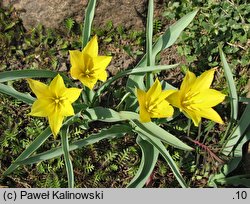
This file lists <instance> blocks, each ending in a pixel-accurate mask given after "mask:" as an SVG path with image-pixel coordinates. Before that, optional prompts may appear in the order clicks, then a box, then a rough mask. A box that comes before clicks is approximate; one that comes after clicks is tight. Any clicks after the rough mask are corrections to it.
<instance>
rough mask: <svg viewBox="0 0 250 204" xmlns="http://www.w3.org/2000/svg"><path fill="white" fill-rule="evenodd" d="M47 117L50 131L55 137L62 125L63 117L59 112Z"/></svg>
mask: <svg viewBox="0 0 250 204" xmlns="http://www.w3.org/2000/svg"><path fill="white" fill-rule="evenodd" d="M48 118H49V126H50V128H51V132H52V134H53V135H54V138H56V136H57V134H58V133H59V131H60V128H61V127H62V123H63V119H64V117H63V116H62V115H59V114H52V115H50V116H49V117H48Z"/></svg>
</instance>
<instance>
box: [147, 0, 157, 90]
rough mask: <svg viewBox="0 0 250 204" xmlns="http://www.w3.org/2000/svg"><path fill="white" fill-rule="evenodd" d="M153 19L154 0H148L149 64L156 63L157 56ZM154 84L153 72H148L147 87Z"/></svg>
mask: <svg viewBox="0 0 250 204" xmlns="http://www.w3.org/2000/svg"><path fill="white" fill-rule="evenodd" d="M153 21H154V1H153V0H149V1H148V15H147V27H146V59H147V66H153V65H154V64H155V58H154V56H153V48H152V46H153V24H154V23H153ZM151 84H153V75H152V73H146V88H147V89H149V88H150V86H151Z"/></svg>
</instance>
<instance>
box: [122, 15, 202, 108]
mask: <svg viewBox="0 0 250 204" xmlns="http://www.w3.org/2000/svg"><path fill="white" fill-rule="evenodd" d="M197 12H198V10H195V11H193V12H191V13H188V14H187V15H185V16H183V17H182V18H181V19H180V20H178V21H177V22H176V23H175V24H173V25H171V26H169V28H168V29H167V30H166V31H165V33H164V34H163V35H161V36H160V37H159V38H158V40H157V41H156V43H155V44H154V45H153V51H152V57H153V59H154V58H155V57H156V55H157V54H158V53H159V52H160V51H163V50H164V49H166V48H168V47H170V46H171V45H173V44H174V43H175V41H176V40H177V38H178V37H179V36H180V34H181V32H182V31H183V30H184V29H185V28H186V27H187V26H188V25H189V24H190V23H191V21H192V20H193V19H194V17H195V15H196V14H197ZM146 63H147V62H146V55H144V57H143V58H142V59H141V61H140V62H139V63H138V64H137V66H136V67H135V68H134V69H137V67H142V66H145V65H146ZM143 78H144V74H140V75H137V76H134V75H131V76H129V78H128V81H127V85H126V87H127V89H128V91H130V92H131V93H133V92H134V88H135V87H138V88H140V89H142V90H143V89H144V87H143V83H142V82H143ZM134 100H135V99H134V98H128V100H127V104H128V105H127V106H128V107H131V106H132V104H134ZM132 110H134V109H133V108H132Z"/></svg>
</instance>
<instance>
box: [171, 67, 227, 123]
mask: <svg viewBox="0 0 250 204" xmlns="http://www.w3.org/2000/svg"><path fill="white" fill-rule="evenodd" d="M214 72H215V69H210V70H208V71H205V72H204V73H203V74H201V75H200V76H199V77H197V78H196V76H195V74H194V73H192V72H190V71H188V72H187V74H186V76H185V77H184V80H183V82H182V84H181V87H180V90H178V91H177V92H174V93H173V94H171V95H170V96H169V97H168V98H167V100H168V101H169V102H170V104H171V105H173V106H175V107H177V108H179V109H180V111H182V112H183V113H184V114H185V115H186V116H187V117H189V118H191V119H192V121H193V122H194V124H195V126H198V124H199V123H200V121H201V118H207V119H210V120H212V121H215V122H217V123H220V124H223V121H222V119H221V117H220V116H219V114H218V113H217V112H216V111H215V110H214V109H212V107H214V106H216V105H218V104H219V103H221V102H222V101H223V100H224V99H225V96H226V95H224V94H222V93H221V92H219V91H216V90H215V89H211V88H210V86H211V84H212V81H213V78H214Z"/></svg>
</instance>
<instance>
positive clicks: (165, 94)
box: [158, 90, 177, 102]
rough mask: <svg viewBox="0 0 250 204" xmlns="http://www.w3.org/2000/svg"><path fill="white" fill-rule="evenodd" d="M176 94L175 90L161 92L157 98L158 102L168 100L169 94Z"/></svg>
mask: <svg viewBox="0 0 250 204" xmlns="http://www.w3.org/2000/svg"><path fill="white" fill-rule="evenodd" d="M175 92H177V90H164V91H162V92H161V94H160V96H159V99H158V101H160V102H161V101H163V100H165V99H166V98H168V97H169V96H170V95H171V94H173V93H175Z"/></svg>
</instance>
